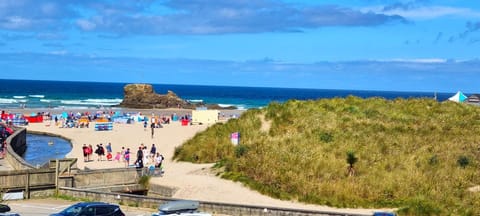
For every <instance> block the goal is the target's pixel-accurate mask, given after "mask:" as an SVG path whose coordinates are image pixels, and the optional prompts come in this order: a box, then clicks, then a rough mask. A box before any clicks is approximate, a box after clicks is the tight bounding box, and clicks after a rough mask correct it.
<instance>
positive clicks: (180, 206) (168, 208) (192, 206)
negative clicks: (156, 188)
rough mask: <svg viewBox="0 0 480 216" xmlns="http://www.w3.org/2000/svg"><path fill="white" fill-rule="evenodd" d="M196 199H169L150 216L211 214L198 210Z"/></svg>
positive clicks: (201, 215) (207, 215) (203, 215)
mask: <svg viewBox="0 0 480 216" xmlns="http://www.w3.org/2000/svg"><path fill="white" fill-rule="evenodd" d="M199 205H200V203H199V202H198V201H192V200H177V201H170V202H167V203H165V204H163V205H160V207H158V212H157V213H153V214H152V216H162V215H181V216H212V214H209V213H205V212H199V211H198V210H197V209H198V206H199Z"/></svg>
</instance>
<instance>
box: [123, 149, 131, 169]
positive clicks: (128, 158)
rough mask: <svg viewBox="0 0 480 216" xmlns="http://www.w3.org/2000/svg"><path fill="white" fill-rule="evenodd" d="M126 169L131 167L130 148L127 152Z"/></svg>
mask: <svg viewBox="0 0 480 216" xmlns="http://www.w3.org/2000/svg"><path fill="white" fill-rule="evenodd" d="M124 158H125V167H128V166H129V165H130V148H127V150H126V151H125V157H124Z"/></svg>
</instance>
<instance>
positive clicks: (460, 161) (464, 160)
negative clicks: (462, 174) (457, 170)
mask: <svg viewBox="0 0 480 216" xmlns="http://www.w3.org/2000/svg"><path fill="white" fill-rule="evenodd" d="M457 164H458V165H459V166H460V167H462V168H465V167H467V166H468V164H470V160H469V159H468V157H467V156H465V155H462V156H460V157H458V160H457Z"/></svg>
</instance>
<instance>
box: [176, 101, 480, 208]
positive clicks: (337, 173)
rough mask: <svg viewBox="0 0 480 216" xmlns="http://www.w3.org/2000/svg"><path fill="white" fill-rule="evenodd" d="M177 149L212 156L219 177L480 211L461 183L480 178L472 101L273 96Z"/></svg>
mask: <svg viewBox="0 0 480 216" xmlns="http://www.w3.org/2000/svg"><path fill="white" fill-rule="evenodd" d="M235 131H239V132H240V135H241V138H240V145H238V146H233V145H232V144H231V142H230V133H232V132H235ZM348 152H351V153H353V154H354V156H355V157H356V158H357V160H356V161H355V163H354V164H353V171H354V172H353V174H352V173H351V172H349V169H348V168H349V164H348V163H347V153H348ZM175 158H176V159H177V160H184V161H191V162H195V163H204V162H209V163H213V162H216V163H217V166H218V167H223V172H222V173H221V175H222V177H224V178H227V179H231V180H234V181H240V182H243V183H244V184H245V185H247V186H249V187H251V188H253V189H255V190H258V191H260V192H262V193H264V194H268V195H270V196H272V197H276V198H280V199H290V200H298V201H301V202H306V203H315V204H322V205H330V206H336V207H352V208H355V207H362V208H370V207H372V208H383V207H388V208H397V209H398V213H399V214H400V215H480V208H479V206H480V192H470V191H469V190H468V189H469V188H471V187H474V186H477V185H480V171H479V170H480V169H479V168H480V166H479V164H480V163H479V162H480V161H479V159H480V107H477V106H472V105H466V104H458V103H454V102H441V103H439V102H436V101H434V100H431V99H396V100H385V99H381V98H370V99H361V98H357V97H352V96H351V97H347V98H334V99H322V100H315V101H313V100H311V101H297V100H291V101H288V102H286V103H284V104H280V103H272V104H270V105H269V106H267V107H265V108H263V109H253V110H248V111H247V112H245V113H244V114H242V116H241V117H240V118H239V119H232V120H230V121H228V122H227V123H224V124H217V125H214V126H212V127H210V128H208V129H207V130H206V131H204V132H202V133H199V134H197V135H196V136H195V137H193V138H192V139H190V140H188V141H187V142H186V143H185V144H184V145H183V146H181V147H179V148H177V149H176V151H175Z"/></svg>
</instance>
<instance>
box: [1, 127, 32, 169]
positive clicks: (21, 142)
mask: <svg viewBox="0 0 480 216" xmlns="http://www.w3.org/2000/svg"><path fill="white" fill-rule="evenodd" d="M14 129H15V132H14V133H13V134H12V135H10V136H9V137H8V138H7V140H6V141H7V146H8V147H7V154H6V155H5V160H6V161H7V162H8V163H9V164H10V166H12V167H13V168H14V169H15V170H26V169H34V168H35V167H34V166H33V165H31V164H29V163H27V162H26V161H25V160H24V159H23V158H22V157H21V156H20V155H23V154H24V153H25V150H26V149H27V129H25V128H14Z"/></svg>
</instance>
